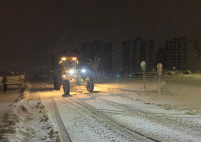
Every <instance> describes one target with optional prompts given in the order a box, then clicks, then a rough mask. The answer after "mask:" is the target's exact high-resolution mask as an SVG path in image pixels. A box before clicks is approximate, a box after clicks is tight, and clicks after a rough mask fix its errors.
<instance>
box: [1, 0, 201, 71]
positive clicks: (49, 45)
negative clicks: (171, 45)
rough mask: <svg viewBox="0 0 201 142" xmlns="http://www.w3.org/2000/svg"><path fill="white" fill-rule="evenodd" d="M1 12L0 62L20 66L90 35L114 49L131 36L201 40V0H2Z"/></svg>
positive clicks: (46, 60)
mask: <svg viewBox="0 0 201 142" xmlns="http://www.w3.org/2000/svg"><path fill="white" fill-rule="evenodd" d="M0 17H1V20H0V33H1V34H0V49H1V51H0V53H1V55H0V65H7V66H10V68H15V69H19V70H25V71H30V70H32V69H34V68H36V67H38V66H44V65H48V63H49V62H50V60H49V58H50V54H51V53H52V52H54V51H57V50H59V49H62V48H66V49H67V50H68V49H69V50H70V49H72V48H77V47H80V44H81V43H82V42H92V41H93V40H102V41H105V42H112V43H113V47H114V48H120V47H121V45H122V41H124V40H129V39H134V38H135V37H142V38H144V39H152V38H153V39H156V40H168V39H171V38H177V37H186V38H191V39H192V38H193V39H197V40H199V41H201V1H200V0H197V1H194V0H180V1H179V0H71V1H70V0H54V1H53V0H46V1H44V0H33V1H32V0H26V1H22V0H15V1H14V0H6V1H1V2H0Z"/></svg>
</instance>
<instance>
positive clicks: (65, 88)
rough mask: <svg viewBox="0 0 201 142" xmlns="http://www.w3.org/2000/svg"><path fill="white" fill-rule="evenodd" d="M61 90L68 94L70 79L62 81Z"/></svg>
mask: <svg viewBox="0 0 201 142" xmlns="http://www.w3.org/2000/svg"><path fill="white" fill-rule="evenodd" d="M63 90H64V94H65V95H68V94H70V81H69V80H68V79H66V80H64V81H63Z"/></svg>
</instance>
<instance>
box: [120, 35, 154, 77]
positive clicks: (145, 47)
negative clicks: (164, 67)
mask: <svg viewBox="0 0 201 142" xmlns="http://www.w3.org/2000/svg"><path fill="white" fill-rule="evenodd" d="M154 46H155V45H154V40H143V39H142V38H135V39H134V40H129V41H124V42H123V72H124V74H130V73H135V72H139V71H141V69H140V63H141V62H142V61H146V63H147V70H148V71H150V70H152V69H153V68H154V64H155V54H154Z"/></svg>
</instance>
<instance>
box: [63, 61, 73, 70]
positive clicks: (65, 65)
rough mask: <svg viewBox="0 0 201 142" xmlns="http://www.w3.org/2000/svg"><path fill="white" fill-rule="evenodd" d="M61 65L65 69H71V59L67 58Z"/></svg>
mask: <svg viewBox="0 0 201 142" xmlns="http://www.w3.org/2000/svg"><path fill="white" fill-rule="evenodd" d="M63 67H64V68H66V69H71V68H73V65H72V63H71V61H69V60H68V61H66V62H64V63H63Z"/></svg>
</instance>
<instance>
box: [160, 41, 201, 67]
mask: <svg viewBox="0 0 201 142" xmlns="http://www.w3.org/2000/svg"><path fill="white" fill-rule="evenodd" d="M164 56H165V63H164V67H165V68H166V69H177V70H187V69H190V70H192V71H199V70H200V59H201V57H200V48H199V43H198V41H197V40H187V39H185V38H176V39H173V40H170V41H167V42H166V47H165V54H164Z"/></svg>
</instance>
